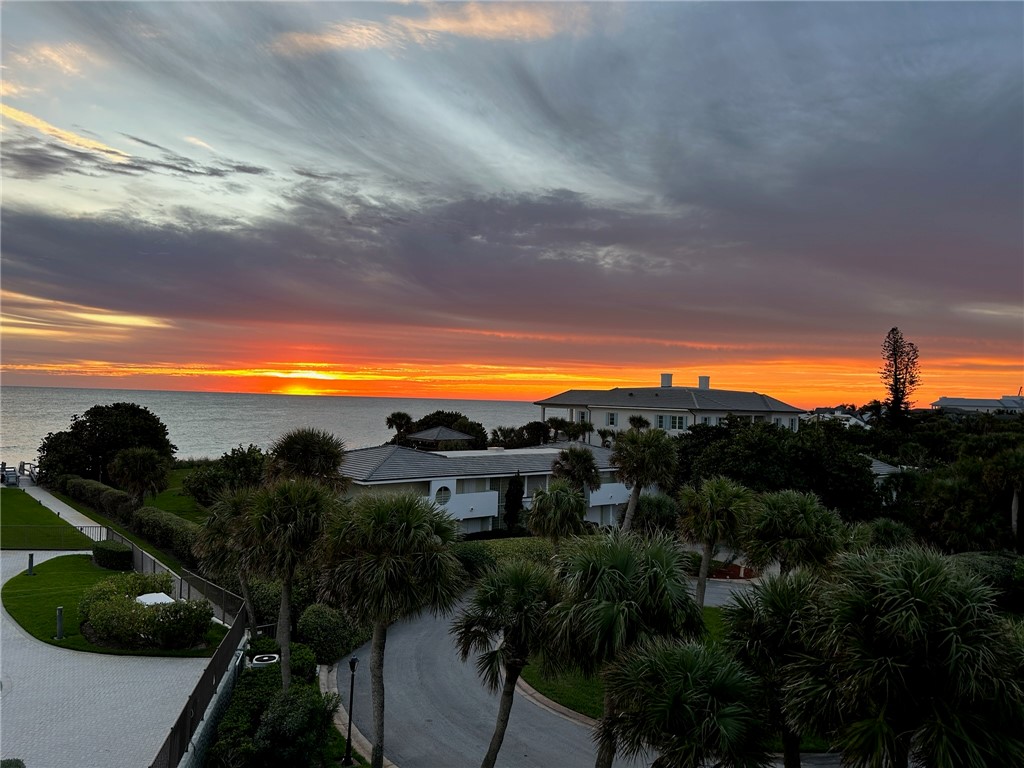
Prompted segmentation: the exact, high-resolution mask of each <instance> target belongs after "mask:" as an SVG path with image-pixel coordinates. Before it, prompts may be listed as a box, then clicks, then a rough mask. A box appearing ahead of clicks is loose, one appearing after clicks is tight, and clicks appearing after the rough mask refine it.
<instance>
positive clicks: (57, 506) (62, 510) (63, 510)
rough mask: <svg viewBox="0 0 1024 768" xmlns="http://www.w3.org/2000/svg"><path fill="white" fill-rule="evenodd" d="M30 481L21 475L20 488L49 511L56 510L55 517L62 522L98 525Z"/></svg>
mask: <svg viewBox="0 0 1024 768" xmlns="http://www.w3.org/2000/svg"><path fill="white" fill-rule="evenodd" d="M31 482H32V481H31V480H29V479H28V478H27V477H23V478H22V479H21V489H22V490H23V491H25V493H27V494H28V495H29V496H31V497H32V498H33V499H35V500H36V501H38V502H39V503H40V504H42V505H43V506H44V507H46V508H47V509H49V510H50V511H51V512H56V513H57V517H59V518H60V519H61V520H63V521H64V522H66V523H68V524H70V525H74V526H79V525H99V523H97V522H96V521H95V520H92V519H90V518H88V517H86V516H85V515H83V514H82V513H81V512H79V511H78V510H77V509H75V508H74V507H71V506H69V505H67V504H65V503H64V502H63V501H61V500H60V499H58V498H57V497H56V496H54V495H53V494H52V493H50V492H49V491H47V490H44V489H43V488H40V487H39V486H38V485H32V484H31Z"/></svg>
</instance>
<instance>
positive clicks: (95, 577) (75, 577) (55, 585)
mask: <svg viewBox="0 0 1024 768" xmlns="http://www.w3.org/2000/svg"><path fill="white" fill-rule="evenodd" d="M33 572H34V574H35V575H34V576H29V575H28V573H20V574H18V575H17V576H15V577H14V578H12V579H10V580H9V581H8V582H7V583H6V584H5V585H4V588H3V593H2V597H3V604H4V608H5V609H7V612H8V613H9V614H10V615H11V617H12V618H13V619H14V620H15V621H17V622H18V624H20V625H21V628H22V629H24V630H25V631H26V632H28V633H29V634H30V635H32V637H34V638H36V639H37V640H42V641H43V642H44V643H48V644H50V645H55V646H57V647H59V648H68V649H70V650H75V651H86V652H88V653H105V654H112V655H116V656H174V657H206V656H212V655H213V652H214V651H215V650H216V649H217V645H218V644H219V643H220V641H221V640H222V639H223V638H224V635H226V634H227V628H226V627H224V626H222V625H220V624H215V623H213V622H211V623H210V630H209V631H208V632H207V634H206V648H203V649H200V650H173V651H172V650H166V651H165V650H156V649H154V650H124V649H115V648H104V647H103V646H99V645H93V644H92V643H90V642H89V641H88V640H87V639H86V638H85V636H84V635H83V634H82V633H81V629H80V627H79V622H78V603H79V601H80V600H81V599H82V595H83V594H85V592H86V590H88V589H89V588H90V587H92V586H93V585H94V584H97V583H98V582H100V581H103V580H104V579H109V578H110V577H111V576H113V575H114V572H113V571H108V570H107V569H105V568H100V567H99V566H96V565H94V564H93V562H92V557H91V556H89V555H65V556H63V557H55V558H53V559H51V560H47V561H46V562H45V563H40V564H39V565H37V566H35V567H34V568H33ZM58 606H62V607H63V609H64V611H63V620H64V638H63V639H62V640H57V639H56V638H55V635H56V633H57V607H58Z"/></svg>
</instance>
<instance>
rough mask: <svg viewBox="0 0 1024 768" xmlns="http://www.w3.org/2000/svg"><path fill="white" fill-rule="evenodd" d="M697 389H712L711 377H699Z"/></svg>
mask: <svg viewBox="0 0 1024 768" xmlns="http://www.w3.org/2000/svg"><path fill="white" fill-rule="evenodd" d="M697 389H711V377H710V376H698V377H697Z"/></svg>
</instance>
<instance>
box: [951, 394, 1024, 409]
mask: <svg viewBox="0 0 1024 768" xmlns="http://www.w3.org/2000/svg"><path fill="white" fill-rule="evenodd" d="M931 405H932V408H992V409H994V410H999V409H1002V410H1007V411H1013V410H1024V397H1020V396H1018V395H1004V396H1003V397H1000V398H983V397H940V398H939V399H938V400H936V401H935V402H934V403H932V404H931Z"/></svg>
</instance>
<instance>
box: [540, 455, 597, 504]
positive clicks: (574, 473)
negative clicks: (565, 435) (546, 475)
mask: <svg viewBox="0 0 1024 768" xmlns="http://www.w3.org/2000/svg"><path fill="white" fill-rule="evenodd" d="M551 474H552V475H553V476H554V477H557V478H559V479H562V480H568V481H569V482H570V483H571V484H572V486H573V487H574V488H576V489H577V490H579V491H580V492H581V493H582V492H583V491H584V490H589V491H590V492H591V493H593V492H594V491H596V490H597V489H598V488H600V487H601V473H600V472H599V471H598V469H597V460H596V459H595V458H594V454H593V452H591V450H590V449H589V448H584V447H582V446H579V445H570V446H569V447H568V448H563V449H562V450H561V451H559V452H558V456H557V457H555V460H554V461H553V462H551Z"/></svg>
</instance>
